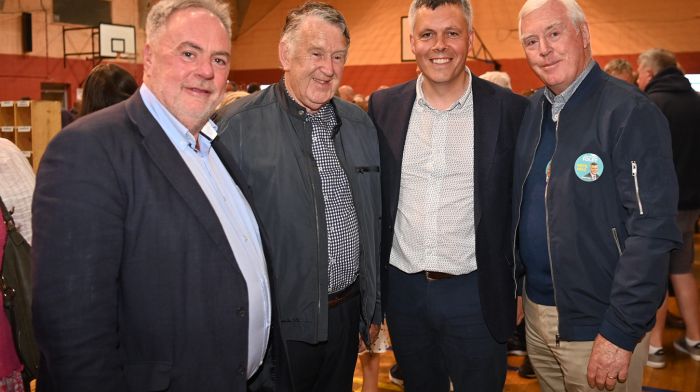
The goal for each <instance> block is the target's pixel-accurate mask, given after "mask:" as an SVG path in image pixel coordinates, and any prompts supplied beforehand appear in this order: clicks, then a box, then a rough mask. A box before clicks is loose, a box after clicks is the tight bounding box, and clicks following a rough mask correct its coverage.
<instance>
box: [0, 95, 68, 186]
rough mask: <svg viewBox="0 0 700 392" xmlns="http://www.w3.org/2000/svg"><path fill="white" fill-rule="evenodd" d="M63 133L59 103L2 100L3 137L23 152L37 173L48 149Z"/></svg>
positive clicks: (0, 120)
mask: <svg viewBox="0 0 700 392" xmlns="http://www.w3.org/2000/svg"><path fill="white" fill-rule="evenodd" d="M60 130H61V103H60V102H57V101H0V136H1V137H4V138H6V139H9V140H11V141H12V142H13V143H15V144H16V145H17V147H19V149H20V150H22V152H24V154H25V155H26V156H27V159H28V160H29V163H30V164H31V165H32V167H33V168H34V171H35V172H36V170H37V168H38V167H39V161H41V156H42V155H44V151H45V150H46V146H47V145H48V144H49V141H50V140H51V138H52V137H53V136H54V135H55V134H57V133H58V131H60Z"/></svg>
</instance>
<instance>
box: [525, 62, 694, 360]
mask: <svg viewBox="0 0 700 392" xmlns="http://www.w3.org/2000/svg"><path fill="white" fill-rule="evenodd" d="M543 93H544V91H543V90H540V91H538V92H537V93H536V94H535V95H533V97H532V98H531V105H530V107H529V109H528V111H527V112H526V114H525V118H524V119H523V122H522V126H521V129H520V132H519V134H518V143H517V145H516V151H515V168H514V181H513V192H514V193H513V218H514V219H513V229H512V235H513V252H514V257H515V259H516V261H517V262H518V264H519V265H518V267H519V271H520V272H524V273H525V276H526V278H527V276H528V271H527V266H526V265H523V264H522V262H521V260H520V253H519V252H520V247H519V244H518V241H519V238H518V233H519V228H518V225H519V224H520V223H521V222H520V218H521V211H522V210H523V209H525V208H526V206H523V205H522V200H523V189H524V186H525V181H526V180H527V178H528V175H529V173H530V170H531V167H532V164H533V160H534V155H535V151H536V150H537V145H538V141H539V138H540V133H541V128H542V123H543V118H544V117H543V115H546V116H550V118H551V113H543V110H544V107H545V106H549V105H545V100H546V98H545V97H544V94H543ZM591 158H593V159H594V160H597V161H598V167H597V175H595V176H593V177H591V173H590V172H586V170H584V169H586V168H587V167H590V166H589V165H590V162H591ZM544 193H545V194H544V195H543V196H544V199H545V202H544V203H545V204H544V208H545V228H543V229H544V230H545V236H546V244H547V250H548V253H549V266H550V269H549V273H550V274H551V281H552V286H553V291H554V302H555V306H556V307H557V310H558V312H559V329H558V335H559V336H558V338H559V339H561V340H564V341H591V340H594V339H595V337H596V335H597V334H601V335H602V336H603V337H605V338H606V339H607V340H609V341H611V342H612V343H613V344H615V345H616V346H618V347H621V348H623V349H625V350H628V351H633V350H634V347H635V345H636V344H637V343H638V342H639V341H640V340H641V338H642V337H643V336H644V334H645V333H646V332H647V331H649V330H650V329H651V328H652V326H653V324H654V316H655V313H656V309H657V308H658V307H659V305H660V304H661V302H662V300H663V297H664V293H665V291H666V280H667V275H668V258H669V251H670V250H671V249H674V248H677V247H678V246H679V245H680V241H681V240H680V233H679V232H678V229H677V228H676V223H675V215H676V206H677V202H678V184H677V181H676V176H675V173H674V168H673V160H672V155H671V140H670V134H669V130H668V123H667V121H666V119H665V118H664V115H663V114H662V113H661V112H660V111H659V110H658V108H657V107H656V106H655V105H654V104H653V103H652V102H651V101H649V99H647V98H646V97H645V96H644V95H643V94H642V93H641V92H640V91H638V90H637V89H636V88H634V87H633V86H631V85H627V84H626V83H624V82H621V81H619V80H617V79H614V78H612V77H610V76H608V75H607V74H605V73H604V72H602V71H601V69H600V67H599V66H598V65H597V64H596V65H595V66H594V67H593V69H592V70H591V72H590V73H589V74H588V75H587V76H586V78H585V79H584V80H583V82H582V83H581V85H580V86H579V87H578V89H577V90H576V92H575V93H574V95H573V96H572V97H571V99H570V100H569V101H568V102H567V104H566V106H565V107H564V109H563V110H562V112H561V114H560V116H559V121H558V122H557V123H555V146H554V152H553V155H552V159H551V165H550V177H549V180H548V183H547V185H546V187H545V190H544ZM533 273H542V270H541V269H537V271H536V272H533ZM545 273H546V272H545ZM526 280H527V279H526ZM533 281H535V279H533ZM526 284H530V283H527V282H526Z"/></svg>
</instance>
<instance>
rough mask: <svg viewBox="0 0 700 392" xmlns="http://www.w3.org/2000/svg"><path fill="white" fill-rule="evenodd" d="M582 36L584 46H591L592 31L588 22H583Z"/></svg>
mask: <svg viewBox="0 0 700 392" xmlns="http://www.w3.org/2000/svg"><path fill="white" fill-rule="evenodd" d="M581 37H582V38H583V47H584V48H589V47H590V46H591V33H590V32H589V31H588V23H586V22H583V23H582V24H581Z"/></svg>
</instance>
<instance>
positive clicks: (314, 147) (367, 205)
mask: <svg viewBox="0 0 700 392" xmlns="http://www.w3.org/2000/svg"><path fill="white" fill-rule="evenodd" d="M349 43H350V36H349V33H348V29H347V25H346V23H345V20H344V18H343V16H342V15H341V14H340V13H339V12H338V11H337V10H336V9H334V8H333V7H331V6H328V5H325V4H320V3H307V4H305V5H303V6H301V7H299V8H296V9H293V10H291V11H290V13H289V14H288V16H287V20H286V23H285V26H284V30H283V33H282V37H281V40H280V43H279V57H280V62H281V64H282V68H283V69H284V77H283V79H282V80H281V81H280V82H279V83H277V84H275V85H272V86H270V87H269V88H268V89H266V90H264V91H262V92H260V93H257V94H253V95H251V96H249V97H246V98H243V99H241V100H238V101H236V102H234V103H233V104H231V105H229V106H227V107H225V108H223V109H222V110H221V112H219V113H218V115H217V118H218V123H219V127H220V128H219V129H220V130H221V135H220V138H221V139H222V142H223V143H224V144H225V145H226V146H228V148H229V149H231V150H232V151H233V152H234V153H235V154H236V157H237V160H238V163H239V164H240V166H241V169H242V171H243V173H244V176H245V177H246V179H247V182H248V184H249V185H250V188H251V191H252V194H253V199H254V203H255V205H256V206H257V208H258V210H259V211H260V217H261V220H262V223H263V230H264V231H266V234H267V235H268V240H269V242H268V243H269V244H270V252H271V254H270V255H269V256H270V257H269V260H270V262H271V264H272V270H273V280H274V283H275V287H276V288H277V291H276V293H277V295H278V297H279V298H278V300H279V310H280V320H281V324H282V336H283V338H284V339H285V341H286V342H287V349H288V354H289V359H290V362H291V364H292V365H291V370H292V378H293V382H294V384H295V388H296V390H297V391H350V390H351V388H352V377H353V372H354V368H355V360H356V356H357V346H358V338H357V336H358V330H359V332H361V333H362V334H363V336H364V337H365V339H366V340H367V341H369V340H373V338H374V337H375V336H376V332H377V331H378V325H379V324H380V322H381V309H380V296H379V263H378V257H379V227H380V226H379V225H380V211H381V209H380V184H379V152H378V145H377V135H376V130H375V128H374V126H373V125H372V122H371V121H370V119H369V117H368V116H367V115H366V114H365V113H364V112H363V111H362V110H361V109H360V108H358V107H357V106H355V105H352V104H350V103H347V102H345V101H342V100H340V99H338V98H333V96H334V93H335V91H336V89H337V88H338V85H339V84H340V80H341V78H342V74H343V68H344V65H345V59H346V57H347V51H348V45H349ZM370 326H371V328H370ZM370 331H371V333H370Z"/></svg>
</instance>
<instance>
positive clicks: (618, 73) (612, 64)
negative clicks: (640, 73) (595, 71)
mask: <svg viewBox="0 0 700 392" xmlns="http://www.w3.org/2000/svg"><path fill="white" fill-rule="evenodd" d="M603 71H605V72H606V73H607V74H608V75H610V76H612V77H615V78H618V79H620V80H624V81H625V82H627V83H629V84H631V85H636V84H637V73H636V72H635V70H634V68H632V64H630V62H629V61H627V60H625V59H614V60H610V61H609V62H608V63H607V64H605V67H604V68H603Z"/></svg>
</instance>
